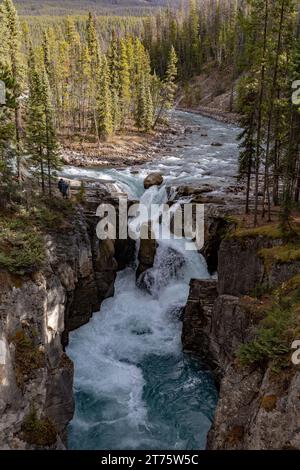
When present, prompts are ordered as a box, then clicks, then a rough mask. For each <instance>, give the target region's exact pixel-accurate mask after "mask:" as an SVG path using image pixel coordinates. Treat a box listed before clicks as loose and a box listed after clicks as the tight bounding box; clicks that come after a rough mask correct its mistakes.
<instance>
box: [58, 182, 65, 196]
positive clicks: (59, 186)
mask: <svg viewBox="0 0 300 470" xmlns="http://www.w3.org/2000/svg"><path fill="white" fill-rule="evenodd" d="M63 185H64V180H63V179H62V178H60V180H59V182H58V185H57V186H58V189H59V191H60V192H61V194H62V193H63Z"/></svg>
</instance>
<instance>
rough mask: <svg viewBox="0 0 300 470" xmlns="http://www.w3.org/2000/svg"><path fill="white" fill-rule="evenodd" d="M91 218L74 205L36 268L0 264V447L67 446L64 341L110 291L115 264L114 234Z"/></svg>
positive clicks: (69, 395)
mask: <svg viewBox="0 0 300 470" xmlns="http://www.w3.org/2000/svg"><path fill="white" fill-rule="evenodd" d="M92 225H93V224H92ZM92 225H91V223H90V222H88V220H87V218H86V216H85V214H84V212H83V210H82V209H77V210H76V213H75V215H74V221H73V224H72V227H70V229H68V230H67V231H65V232H63V233H61V232H60V233H51V234H49V235H47V237H46V240H45V241H46V247H47V259H46V261H45V264H44V266H43V268H42V269H41V270H40V271H39V272H35V273H33V274H31V275H27V276H16V275H12V274H9V273H4V272H0V416H1V418H0V448H1V449H26V448H30V449H32V448H47V447H50V448H53V449H63V448H65V446H66V441H67V439H66V437H67V435H66V427H67V425H68V423H69V421H70V420H71V419H72V416H73V412H74V399H73V389H72V387H73V364H72V362H71V361H70V359H69V358H68V357H67V355H66V354H65V352H64V348H63V344H66V342H67V340H68V333H69V331H71V330H72V329H75V328H78V327H79V326H81V325H83V324H84V323H86V322H87V321H88V320H89V319H90V317H91V315H92V313H93V312H94V311H98V310H99V306H100V303H101V301H102V300H104V299H105V298H107V297H108V296H110V295H112V294H113V289H114V281H115V277H116V271H117V268H118V265H117V262H116V260H115V258H114V256H115V247H114V242H111V241H109V240H107V241H105V242H101V241H99V240H97V239H96V237H95V236H94V235H93V234H94V233H95V225H94V226H92ZM38 436H40V437H38Z"/></svg>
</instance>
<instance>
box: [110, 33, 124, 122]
mask: <svg viewBox="0 0 300 470" xmlns="http://www.w3.org/2000/svg"><path fill="white" fill-rule="evenodd" d="M107 60H108V66H109V75H110V93H111V113H112V122H113V128H114V130H117V129H118V128H119V126H120V121H121V115H120V100H119V97H120V57H119V46H118V40H117V37H116V33H115V32H114V31H113V34H112V41H111V43H110V47H109V50H108V56H107Z"/></svg>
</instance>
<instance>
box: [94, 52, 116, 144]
mask: <svg viewBox="0 0 300 470" xmlns="http://www.w3.org/2000/svg"><path fill="white" fill-rule="evenodd" d="M110 83H111V82H110V75H109V66H108V63H107V59H106V57H105V56H104V57H103V59H102V68H101V88H100V94H99V98H98V120H97V125H98V132H99V136H100V137H101V138H102V139H103V140H107V139H108V138H109V137H110V136H111V135H112V133H113V118H112V97H111V90H110Z"/></svg>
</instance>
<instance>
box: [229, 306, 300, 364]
mask: <svg viewBox="0 0 300 470" xmlns="http://www.w3.org/2000/svg"><path fill="white" fill-rule="evenodd" d="M294 325H295V318H294V310H293V304H292V303H291V302H290V301H289V300H288V301H285V300H283V301H281V302H280V303H279V305H274V306H273V307H272V309H271V310H270V311H269V312H268V314H267V316H266V317H265V318H264V319H263V320H262V321H261V323H260V325H259V327H258V329H257V331H256V334H255V338H254V339H253V340H252V341H250V342H249V343H246V344H244V345H242V346H241V347H240V349H239V350H238V353H237V359H238V362H239V363H240V364H241V365H243V366H250V365H263V364H268V363H269V362H270V361H271V362H272V363H273V364H272V368H273V369H274V370H277V369H278V368H281V367H282V366H284V365H285V364H286V363H287V359H286V356H287V354H288V353H289V352H290V346H291V341H292V339H293V327H294Z"/></svg>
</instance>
